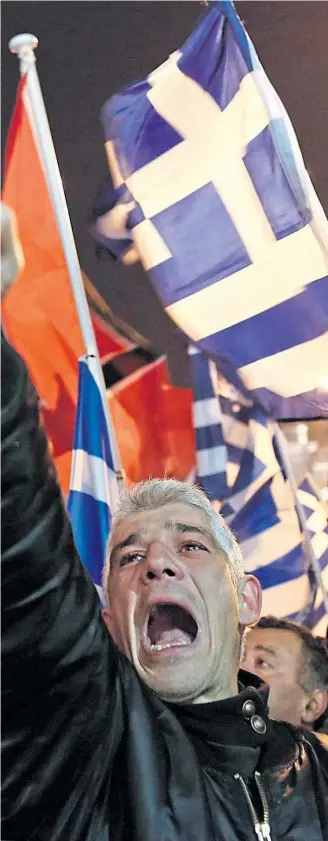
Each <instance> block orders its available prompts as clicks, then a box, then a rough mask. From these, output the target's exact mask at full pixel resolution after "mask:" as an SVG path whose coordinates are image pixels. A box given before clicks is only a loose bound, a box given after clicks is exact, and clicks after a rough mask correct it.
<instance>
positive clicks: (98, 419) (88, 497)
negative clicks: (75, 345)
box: [68, 357, 119, 598]
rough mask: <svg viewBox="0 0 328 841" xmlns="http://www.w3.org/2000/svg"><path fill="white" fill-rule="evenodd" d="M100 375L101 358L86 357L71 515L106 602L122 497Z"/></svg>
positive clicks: (82, 369) (81, 550) (82, 551)
mask: <svg viewBox="0 0 328 841" xmlns="http://www.w3.org/2000/svg"><path fill="white" fill-rule="evenodd" d="M98 376H99V375H98V368H97V362H96V359H95V358H94V357H82V358H81V359H80V360H79V393H78V404H77V413H76V422H75V433H74V444H73V461H72V473H71V485H70V493H69V498H68V512H69V515H70V518H71V523H72V528H73V535H74V541H75V545H76V548H77V550H78V552H79V555H80V558H81V560H82V562H83V563H84V566H85V567H86V569H87V570H88V572H89V573H90V576H91V578H92V580H93V582H94V584H95V585H96V588H97V590H98V593H99V595H100V597H101V598H102V588H101V577H102V569H103V563H104V560H105V553H106V546H107V541H108V536H109V531H110V526H111V520H112V513H114V511H115V509H116V506H117V504H118V497H119V492H118V484H117V479H116V474H115V470H114V464H113V458H112V453H111V447H110V441H109V434H108V427H107V421H106V417H105V412H104V407H103V402H102V396H101V390H100V388H99V383H98Z"/></svg>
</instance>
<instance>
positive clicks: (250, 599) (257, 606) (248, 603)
mask: <svg viewBox="0 0 328 841" xmlns="http://www.w3.org/2000/svg"><path fill="white" fill-rule="evenodd" d="M238 600H239V624H240V625H255V623H256V622H257V620H258V618H259V616H260V613H261V607H262V590H261V585H260V582H259V581H258V580H257V578H255V575H245V576H244V578H243V580H242V581H241V583H240V585H239V588H238Z"/></svg>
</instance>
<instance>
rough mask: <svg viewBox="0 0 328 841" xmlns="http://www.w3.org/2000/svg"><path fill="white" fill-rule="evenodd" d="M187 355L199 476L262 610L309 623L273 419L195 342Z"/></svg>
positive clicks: (308, 587) (306, 586)
mask: <svg viewBox="0 0 328 841" xmlns="http://www.w3.org/2000/svg"><path fill="white" fill-rule="evenodd" d="M190 361H191V370H192V379H193V393H194V408H193V422H194V427H195V434H196V464H197V478H196V481H197V482H198V484H199V485H200V486H201V487H202V488H203V489H204V490H205V492H206V493H207V495H208V496H209V497H210V499H211V500H212V501H213V505H214V506H215V507H216V508H217V509H218V510H219V511H220V512H221V514H222V515H223V516H224V517H225V519H226V521H227V522H228V524H229V526H230V528H231V529H232V530H233V532H234V533H235V534H236V536H237V538H238V540H239V542H240V544H241V547H242V550H243V554H244V558H245V565H246V571H247V572H249V573H253V574H254V575H256V576H257V578H258V579H259V581H260V582H261V585H262V590H263V606H262V613H263V614H264V615H265V614H269V613H271V614H275V615H277V616H288V617H292V618H293V619H294V620H295V621H299V622H306V624H308V625H309V626H310V627H312V623H313V619H312V618H311V616H312V608H313V604H314V600H315V598H316V594H315V591H316V588H315V580H314V577H313V574H312V572H311V570H310V567H309V558H308V557H307V552H306V548H305V543H304V538H303V534H302V532H301V529H300V524H299V520H298V516H297V513H296V510H295V505H294V499H293V496H292V492H291V488H290V486H289V482H288V480H287V479H286V477H285V475H284V473H283V469H282V466H281V464H280V459H279V453H278V451H277V450H276V446H275V435H274V424H273V423H272V421H268V420H267V418H266V417H265V416H264V415H263V413H261V412H260V411H259V409H258V408H257V407H256V406H254V405H253V404H251V403H250V401H246V400H245V399H244V398H243V397H242V395H240V394H238V393H237V392H236V391H235V389H234V388H232V387H231V386H228V385H227V383H225V382H224V381H223V378H222V377H220V376H219V375H218V372H217V369H216V366H215V363H214V362H213V361H208V360H207V358H206V357H205V356H204V355H203V354H201V353H200V352H199V351H198V350H197V348H190ZM311 504H312V505H313V497H312V503H311ZM316 505H318V503H316ZM321 548H322V544H320V549H321ZM321 598H322V597H321ZM318 600H320V594H318ZM318 606H319V611H320V609H321V602H320V604H319V605H318ZM319 618H320V617H319Z"/></svg>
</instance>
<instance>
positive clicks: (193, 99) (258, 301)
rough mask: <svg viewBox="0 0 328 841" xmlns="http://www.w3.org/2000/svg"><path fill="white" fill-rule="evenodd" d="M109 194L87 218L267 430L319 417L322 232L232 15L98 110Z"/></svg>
mask: <svg viewBox="0 0 328 841" xmlns="http://www.w3.org/2000/svg"><path fill="white" fill-rule="evenodd" d="M103 122H104V129H105V139H106V149H107V153H108V160H109V165H110V169H111V172H112V177H113V184H114V191H113V192H112V193H111V192H110V191H109V190H108V188H107V190H106V196H105V197H104V201H103V204H102V205H101V203H99V204H98V208H97V209H96V212H95V214H94V218H93V230H94V231H95V235H96V236H97V237H98V238H99V239H100V241H101V242H102V243H103V244H104V243H105V244H106V245H107V247H108V248H109V250H111V251H112V252H113V253H115V254H116V255H118V256H121V257H122V256H124V257H125V258H127V257H128V255H129V252H131V250H132V249H134V252H135V253H137V254H139V256H140V258H141V260H142V262H143V265H144V267H145V269H146V270H147V271H149V273H150V277H151V279H152V282H153V284H154V286H155V288H156V291H157V293H158V294H159V296H160V298H161V300H162V302H163V305H164V307H165V309H166V311H167V312H168V314H169V315H170V316H171V317H172V318H173V320H174V321H175V322H176V323H177V324H178V325H179V327H180V328H181V329H182V330H183V331H184V332H185V333H186V334H187V335H188V336H189V338H190V339H191V340H192V341H193V342H194V343H196V344H198V346H199V347H200V348H201V349H202V350H204V351H205V352H206V353H207V354H208V355H210V356H211V357H212V358H215V359H216V361H217V363H218V364H219V366H220V368H221V370H222V371H223V372H224V375H225V376H226V377H227V376H228V378H229V379H230V380H231V381H232V382H235V383H236V384H238V386H239V388H240V389H244V393H248V394H249V396H250V397H251V399H253V400H256V401H258V402H259V403H260V405H261V406H262V408H263V409H264V410H265V412H266V414H268V415H269V416H271V417H276V418H283V417H285V418H293V417H295V418H297V417H314V416H320V415H321V416H327V415H328V389H327V357H328V279H327V275H328V223H327V220H326V218H325V215H324V213H323V210H322V208H321V206H320V203H319V201H318V198H317V196H316V194H315V192H314V189H313V186H312V184H311V182H310V179H309V176H308V174H307V172H306V170H305V167H304V164H303V160H302V156H301V152H300V149H299V147H298V144H297V140H296V137H295V134H294V131H293V128H292V125H291V123H290V121H289V118H288V116H287V114H286V112H285V109H284V107H283V105H282V103H281V102H280V100H279V97H278V96H277V94H276V92H275V91H274V89H273V87H272V85H271V84H270V82H269V80H268V78H267V77H266V75H265V73H264V71H263V68H262V67H261V65H260V63H259V60H258V58H257V55H256V52H255V49H254V47H253V44H252V43H251V41H250V39H249V38H248V35H247V33H246V31H245V29H244V28H243V26H242V24H241V22H240V20H239V18H238V16H237V14H236V12H235V9H234V7H233V4H232V3H230V2H218V3H210V4H209V8H208V10H207V11H206V12H205V14H204V15H203V16H202V18H201V20H200V22H199V24H198V26H197V27H196V29H195V31H194V32H193V33H192V35H191V36H190V38H189V39H188V40H187V41H186V43H185V44H184V45H183V47H182V48H181V49H180V50H179V51H177V52H176V53H174V54H173V55H172V56H170V58H169V59H168V60H167V61H166V62H165V63H164V64H163V65H162V66H161V67H159V68H158V69H157V70H155V71H154V72H153V73H150V75H149V76H148V77H147V79H146V80H144V81H142V82H139V83H137V84H135V85H132V86H131V87H129V88H128V89H126V90H124V91H122V92H121V93H118V94H117V95H116V96H114V97H112V98H111V99H110V100H109V101H108V102H107V103H106V105H105V107H104V110H103Z"/></svg>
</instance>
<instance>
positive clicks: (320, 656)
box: [242, 616, 328, 732]
mask: <svg viewBox="0 0 328 841" xmlns="http://www.w3.org/2000/svg"><path fill="white" fill-rule="evenodd" d="M242 665H243V668H244V669H247V670H248V671H249V672H252V673H253V674H255V675H257V676H258V677H259V678H261V679H262V680H263V681H264V682H265V683H266V684H268V686H269V687H270V693H269V711H270V715H271V717H272V718H274V719H276V720H280V721H287V722H290V724H296V725H298V726H301V727H306V728H307V729H308V730H321V729H322V728H323V732H326V730H325V727H324V720H325V716H326V714H327V705H328V646H327V642H326V640H324V639H322V638H321V637H314V636H312V634H311V632H310V631H309V630H308V629H307V628H304V627H303V626H302V625H298V624H296V622H290V621H288V620H287V619H277V617H275V616H263V617H261V619H260V620H259V622H258V623H257V625H256V626H255V627H254V628H252V629H251V630H250V632H249V633H248V634H247V639H246V651H245V658H244V661H243V664H242Z"/></svg>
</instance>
